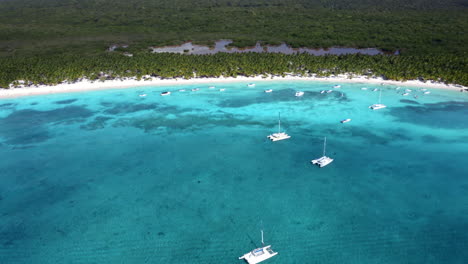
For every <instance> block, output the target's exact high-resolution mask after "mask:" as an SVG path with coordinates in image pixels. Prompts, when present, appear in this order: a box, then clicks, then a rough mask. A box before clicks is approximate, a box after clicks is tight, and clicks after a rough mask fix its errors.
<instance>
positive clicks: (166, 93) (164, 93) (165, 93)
mask: <svg viewBox="0 0 468 264" xmlns="http://www.w3.org/2000/svg"><path fill="white" fill-rule="evenodd" d="M166 95H171V92H162V93H161V96H166Z"/></svg>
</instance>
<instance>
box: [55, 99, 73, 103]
mask: <svg viewBox="0 0 468 264" xmlns="http://www.w3.org/2000/svg"><path fill="white" fill-rule="evenodd" d="M76 101H78V99H68V100H61V101H56V102H54V104H71V103H73V102H76Z"/></svg>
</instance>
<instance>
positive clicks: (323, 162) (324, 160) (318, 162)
mask: <svg viewBox="0 0 468 264" xmlns="http://www.w3.org/2000/svg"><path fill="white" fill-rule="evenodd" d="M326 146H327V138H326V137H325V139H324V141H323V156H322V157H320V158H318V159H314V160H311V161H310V162H311V163H312V164H314V165H317V166H319V167H320V168H323V167H325V166H327V165H328V164H330V163H332V162H333V159H332V158H330V157H327V156H326V155H325V149H326Z"/></svg>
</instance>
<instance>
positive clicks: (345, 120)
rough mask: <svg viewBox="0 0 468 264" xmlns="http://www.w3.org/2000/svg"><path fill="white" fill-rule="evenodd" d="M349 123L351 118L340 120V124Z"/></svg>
mask: <svg viewBox="0 0 468 264" xmlns="http://www.w3.org/2000/svg"><path fill="white" fill-rule="evenodd" d="M349 121H351V118H346V119H343V120H341V121H340V122H341V123H348V122H349Z"/></svg>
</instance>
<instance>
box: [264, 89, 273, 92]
mask: <svg viewBox="0 0 468 264" xmlns="http://www.w3.org/2000/svg"><path fill="white" fill-rule="evenodd" d="M271 92H273V89H266V90H265V93H271Z"/></svg>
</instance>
